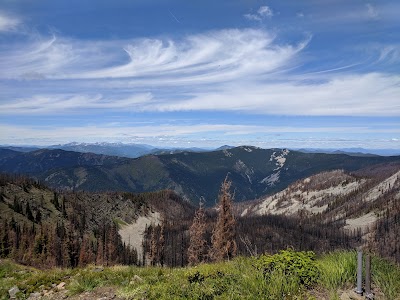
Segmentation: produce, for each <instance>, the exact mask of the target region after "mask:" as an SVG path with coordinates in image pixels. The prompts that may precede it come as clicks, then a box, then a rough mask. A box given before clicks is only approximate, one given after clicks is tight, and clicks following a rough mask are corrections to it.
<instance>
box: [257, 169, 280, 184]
mask: <svg viewBox="0 0 400 300" xmlns="http://www.w3.org/2000/svg"><path fill="white" fill-rule="evenodd" d="M280 173H281V171H278V172H276V173H272V174H271V175H269V176H267V177H265V178H264V179H263V180H261V181H260V183H265V184H267V185H268V186H273V185H275V183H276V182H278V181H279V175H280Z"/></svg>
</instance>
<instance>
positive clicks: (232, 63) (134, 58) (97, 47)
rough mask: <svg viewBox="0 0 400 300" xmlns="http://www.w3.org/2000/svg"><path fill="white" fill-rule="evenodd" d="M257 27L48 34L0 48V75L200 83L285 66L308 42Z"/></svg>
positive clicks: (218, 80) (270, 70)
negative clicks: (108, 35)
mask: <svg viewBox="0 0 400 300" xmlns="http://www.w3.org/2000/svg"><path fill="white" fill-rule="evenodd" d="M274 39H275V36H274V35H272V34H270V33H268V32H266V31H263V30H255V29H242V30H239V29H230V30H220V31H212V32H208V33H204V34H195V35H190V36H187V37H186V38H184V39H182V40H171V39H166V40H162V39H137V40H133V41H112V42H111V41H110V42H101V41H100V42H81V41H73V40H65V39H64V40H63V39H61V38H58V39H57V38H55V37H53V38H51V39H50V40H44V41H36V42H34V43H32V44H30V45H28V46H27V45H21V44H17V45H13V46H12V47H10V48H6V49H4V48H3V49H1V48H0V54H2V56H1V57H0V68H1V70H2V71H0V78H3V79H16V78H30V77H32V75H35V74H36V75H37V77H38V78H50V79H101V78H114V79H117V78H136V79H142V80H143V79H150V78H151V80H152V81H153V82H156V83H157V82H160V83H162V82H168V81H174V82H175V83H177V82H179V81H182V82H184V83H190V82H192V83H204V82H220V81H228V80H232V79H235V78H240V77H243V76H255V75H257V74H265V73H268V72H272V71H275V70H278V69H280V68H282V67H288V65H289V64H290V61H291V59H292V58H294V57H295V56H296V54H297V53H298V52H299V51H301V50H302V49H303V48H304V47H305V46H306V45H307V43H308V41H309V40H308V39H305V40H304V42H302V43H300V44H298V45H294V46H293V45H278V44H277V43H275V40H274Z"/></svg>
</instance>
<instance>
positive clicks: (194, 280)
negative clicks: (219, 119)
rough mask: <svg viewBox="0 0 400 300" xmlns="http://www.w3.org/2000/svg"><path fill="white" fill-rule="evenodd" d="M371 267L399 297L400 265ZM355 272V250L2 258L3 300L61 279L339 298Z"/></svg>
mask: <svg viewBox="0 0 400 300" xmlns="http://www.w3.org/2000/svg"><path fill="white" fill-rule="evenodd" d="M372 266H373V268H372V269H373V272H372V274H373V275H372V276H373V289H374V291H375V292H378V293H379V294H382V295H384V297H383V299H389V300H392V299H393V300H397V299H400V269H399V267H398V266H395V265H392V264H390V263H388V262H387V261H384V260H382V259H379V258H374V259H373V261H372ZM355 270H356V253H355V252H333V253H329V254H326V255H323V256H321V257H315V256H314V254H313V253H312V252H294V251H292V250H285V251H281V252H280V253H279V254H276V255H274V256H269V255H264V256H261V257H259V258H243V257H238V258H235V259H234V260H231V261H229V262H223V263H216V264H202V265H199V266H196V267H187V268H174V269H170V268H160V267H146V268H140V267H130V266H113V267H104V268H100V267H96V266H89V267H86V268H76V269H51V270H45V271H42V270H37V269H33V268H27V267H23V266H18V265H15V264H14V263H12V262H11V261H8V260H3V261H0V299H8V297H9V296H8V290H9V289H10V288H12V287H13V286H18V288H19V290H20V292H19V293H18V295H17V296H18V297H19V298H20V299H26V298H28V297H29V295H30V294H31V293H33V292H39V293H40V292H42V293H43V291H44V290H51V289H52V288H53V289H54V286H55V285H58V284H59V283H60V282H65V283H66V285H65V288H66V290H64V297H66V296H69V297H73V296H74V295H78V294H81V293H83V292H87V291H93V290H96V289H98V288H100V287H111V288H112V289H113V290H114V291H115V294H116V296H117V298H119V299H321V298H324V299H339V295H340V293H341V291H343V290H351V289H352V288H354V282H355V280H356V274H355ZM53 295H54V294H53ZM51 299H58V298H51ZM60 299H61V298H60ZM378 299H379V298H378Z"/></svg>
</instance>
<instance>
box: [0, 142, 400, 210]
mask: <svg viewBox="0 0 400 300" xmlns="http://www.w3.org/2000/svg"><path fill="white" fill-rule="evenodd" d="M393 161H400V157H380V156H374V157H355V156H348V155H344V154H321V153H302V152H297V151H288V150H282V149H260V148H255V147H249V146H242V147H237V148H233V149H224V150H220V151H211V152H202V153H194V152H182V153H175V154H168V155H149V156H143V157H140V158H137V159H129V158H121V157H113V156H105V155H96V154H91V153H77V152H70V151H62V150H39V151H34V152H30V153H21V154H18V155H15V154H13V155H11V156H10V154H5V155H3V156H2V155H1V153H0V172H8V173H23V174H29V175H30V176H34V177H35V178H37V179H40V180H41V181H44V182H46V184H48V185H50V186H51V187H54V188H62V189H70V190H87V191H129V192H148V191H156V190H160V189H172V190H175V191H176V192H178V193H179V194H180V195H181V196H183V197H184V198H186V199H188V200H190V201H192V202H193V203H197V202H198V201H199V199H200V198H201V197H203V198H204V199H205V200H206V204H207V205H209V206H211V205H213V204H214V203H215V201H216V199H217V195H218V190H219V186H220V183H221V182H222V181H223V179H224V178H225V176H226V175H227V174H229V177H230V179H231V180H232V182H233V186H235V199H236V201H243V200H249V199H255V198H258V197H261V196H263V195H266V194H271V193H273V192H276V191H279V190H282V189H284V188H286V187H287V186H288V185H289V184H290V183H293V182H294V181H296V180H298V179H300V178H304V177H307V176H310V175H312V174H316V173H318V172H321V171H328V170H334V169H344V170H347V171H354V170H358V169H361V168H363V167H366V166H371V165H374V164H379V163H386V162H393Z"/></svg>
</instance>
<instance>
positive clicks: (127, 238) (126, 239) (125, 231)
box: [118, 212, 161, 260]
mask: <svg viewBox="0 0 400 300" xmlns="http://www.w3.org/2000/svg"><path fill="white" fill-rule="evenodd" d="M160 222H161V217H160V213H158V212H151V213H150V214H148V215H147V216H140V217H139V218H138V219H137V220H136V222H134V223H132V224H128V225H123V226H122V227H121V229H120V230H118V233H119V235H120V236H121V239H122V242H123V243H125V244H126V245H129V246H130V247H131V248H135V249H136V251H137V254H138V259H139V260H141V259H142V256H143V248H142V242H143V235H144V233H145V230H146V227H148V226H149V225H151V224H153V225H159V224H160Z"/></svg>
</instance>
